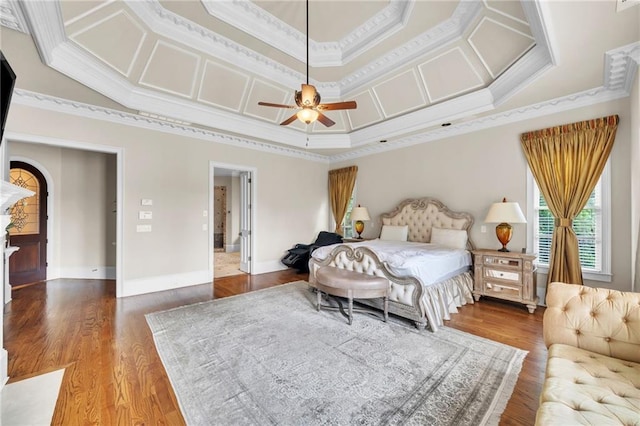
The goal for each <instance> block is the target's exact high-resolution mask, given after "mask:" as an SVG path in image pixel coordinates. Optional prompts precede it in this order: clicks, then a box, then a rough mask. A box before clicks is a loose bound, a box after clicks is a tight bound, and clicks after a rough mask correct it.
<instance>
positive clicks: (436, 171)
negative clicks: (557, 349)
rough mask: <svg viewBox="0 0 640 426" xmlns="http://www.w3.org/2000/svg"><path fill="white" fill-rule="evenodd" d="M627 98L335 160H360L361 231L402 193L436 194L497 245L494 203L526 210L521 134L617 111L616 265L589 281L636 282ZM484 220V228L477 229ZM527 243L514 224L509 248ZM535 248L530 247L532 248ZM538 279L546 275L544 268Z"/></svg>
mask: <svg viewBox="0 0 640 426" xmlns="http://www.w3.org/2000/svg"><path fill="white" fill-rule="evenodd" d="M629 102H630V100H629V98H625V99H622V100H618V101H614V102H608V103H603V104H599V105H595V106H591V107H588V108H582V109H576V110H572V111H567V112H563V113H558V114H553V115H549V116H545V117H539V118H535V119H530V120H526V121H523V122H518V123H513V124H508V125H505V126H500V127H495V128H491V129H485V130H480V131H477V132H473V133H469V134H464V135H459V136H454V137H450V138H447V139H442V140H438V141H433V142H428V143H425V144H422V145H415V146H412V147H408V148H405V149H401V150H396V151H390V152H385V153H381V154H375V155H370V156H367V157H362V158H359V159H355V160H349V161H344V162H342V163H340V164H332V167H338V166H347V165H351V164H356V165H357V166H358V182H357V185H358V192H357V200H356V202H357V203H360V204H362V205H363V206H366V207H368V209H369V213H370V214H371V215H372V217H373V218H375V219H374V220H372V221H371V222H368V223H367V224H366V226H365V232H364V236H366V237H373V236H377V235H378V234H379V232H380V227H381V224H380V220H379V215H380V213H383V212H387V211H390V210H391V209H393V207H394V206H395V205H396V204H398V203H399V202H400V201H401V200H403V199H405V198H413V197H421V196H432V197H435V198H438V199H440V200H441V201H443V202H444V203H445V204H447V205H448V206H449V207H450V208H451V209H453V210H461V211H467V212H469V213H471V214H473V216H474V217H475V224H474V226H473V228H472V230H471V237H472V239H473V241H474V243H475V244H476V246H477V247H482V248H485V247H486V248H498V247H499V243H498V241H497V239H496V236H495V232H494V228H495V225H492V224H484V223H483V220H484V218H485V216H486V214H487V211H488V208H489V206H490V205H491V203H493V202H496V201H500V200H501V199H502V198H503V197H506V198H507V199H508V200H511V201H517V202H518V203H519V204H520V206H521V207H522V209H523V211H524V212H526V209H527V167H528V166H527V163H526V159H525V157H524V155H523V153H522V148H521V147H520V140H519V135H520V134H521V133H523V132H525V131H529V130H536V129H542V128H545V127H549V126H555V125H559V124H564V123H571V122H575V121H580V120H586V119H589V118H595V117H601V116H606V115H611V114H618V115H620V126H619V129H618V133H617V136H616V141H615V144H614V148H613V153H612V168H611V176H612V216H613V217H612V243H613V249H612V271H613V281H612V282H611V283H603V282H588V284H589V285H593V286H605V287H610V288H615V289H621V290H629V289H630V288H631V273H630V272H631V257H630V255H629V247H630V246H631V239H630V236H629V223H630V211H631V205H630V201H629V192H630V162H629V155H630V137H631V135H630V132H631V131H630V127H631V116H630V112H629V109H630V108H629ZM482 225H486V227H487V232H486V233H481V232H480V228H481V226H482ZM526 245H527V225H514V236H513V239H512V240H511V242H510V243H509V248H511V249H512V250H521V249H522V248H523V247H526ZM527 249H528V250H530V249H531V248H530V247H527ZM538 280H539V284H540V283H544V282H545V281H546V276H543V275H542V274H540V276H539V277H538Z"/></svg>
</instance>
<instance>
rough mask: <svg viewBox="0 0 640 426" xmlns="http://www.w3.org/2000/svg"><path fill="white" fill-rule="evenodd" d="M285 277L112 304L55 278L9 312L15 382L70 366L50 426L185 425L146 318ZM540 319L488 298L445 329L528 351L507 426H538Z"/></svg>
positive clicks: (98, 283) (25, 291)
mask: <svg viewBox="0 0 640 426" xmlns="http://www.w3.org/2000/svg"><path fill="white" fill-rule="evenodd" d="M306 279H307V275H306V274H298V273H296V272H295V271H292V270H287V271H282V272H275V273H270V274H262V275H254V276H247V275H240V276H231V277H224V278H219V279H216V280H215V282H214V285H213V286H212V285H210V284H208V285H200V286H194V287H188V288H183V289H178V290H171V291H164V292H158V293H153V294H148V295H141V296H133V297H127V298H123V299H116V297H115V284H114V282H113V281H106V280H72V279H63V280H52V281H47V282H43V283H39V284H35V285H31V286H28V287H23V288H20V289H17V290H14V291H13V293H12V297H13V300H12V301H11V302H10V303H9V304H7V305H6V306H5V309H4V336H5V342H4V347H5V348H6V349H7V350H8V352H9V377H10V382H13V381H17V380H20V379H23V378H28V377H32V376H34V375H37V374H42V373H45V372H49V371H52V370H56V369H58V368H62V367H66V368H67V370H66V371H65V375H64V379H63V382H62V386H61V391H60V396H59V398H58V402H57V405H56V410H55V413H54V417H53V424H56V425H62V424H64V425H75V424H99V425H133V424H136V425H143V424H145V425H163V424H167V425H180V424H183V423H184V421H183V419H182V415H181V414H180V410H179V408H178V404H177V401H176V398H175V395H174V394H173V390H172V388H171V385H170V383H169V379H168V378H167V376H166V374H165V371H164V368H163V366H162V363H161V361H160V359H159V358H158V355H157V353H156V350H155V345H154V343H153V338H152V336H151V332H150V331H149V328H148V326H147V323H146V320H145V318H144V315H145V314H147V313H150V312H155V311H160V310H164V309H169V308H173V307H177V306H183V305H187V304H191V303H196V302H201V301H207V300H212V299H216V298H221V297H227V296H232V295H236V294H241V293H245V292H249V291H253V290H259V289H263V288H267V287H271V286H274V285H279V284H283V283H287V282H291V281H295V280H306ZM542 314H543V309H542V308H539V309H537V310H536V313H535V314H533V315H530V314H529V313H528V312H527V310H526V308H525V307H524V306H520V305H516V304H510V303H503V302H499V301H491V300H488V299H487V300H485V299H482V300H481V301H480V302H478V303H476V304H474V305H469V306H465V307H463V308H461V310H460V313H459V314H456V315H454V317H453V319H452V320H451V321H449V322H447V324H446V325H448V326H450V327H453V328H457V329H459V330H463V331H466V332H469V333H473V334H476V335H479V336H483V337H486V338H489V339H492V340H495V341H499V342H503V343H506V344H509V345H512V346H515V347H518V348H521V349H524V350H527V351H529V354H528V356H527V358H526V359H525V361H524V365H523V369H522V372H521V373H520V377H519V380H518V383H517V384H516V388H515V390H514V393H513V396H512V397H511V400H510V401H509V404H508V406H507V409H506V410H505V413H504V414H503V416H502V419H501V423H500V424H501V425H532V424H533V423H534V419H535V411H536V409H537V407H538V395H539V394H540V391H541V389H542V381H543V378H544V366H545V362H546V356H547V355H546V349H545V347H544V344H543V341H542Z"/></svg>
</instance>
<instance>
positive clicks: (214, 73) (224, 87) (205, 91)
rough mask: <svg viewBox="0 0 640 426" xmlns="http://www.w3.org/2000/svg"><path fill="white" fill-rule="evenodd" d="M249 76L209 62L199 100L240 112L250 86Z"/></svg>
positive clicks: (206, 66) (205, 67)
mask: <svg viewBox="0 0 640 426" xmlns="http://www.w3.org/2000/svg"><path fill="white" fill-rule="evenodd" d="M249 80H250V79H249V76H248V75H246V74H243V73H240V72H238V71H236V70H232V69H231V68H228V67H225V66H223V65H220V64H218V63H215V62H212V61H210V60H207V61H206V62H205V65H204V71H203V73H202V82H201V84H200V90H199V91H198V100H199V101H201V102H204V103H207V104H209V105H214V106H220V107H223V108H227V109H230V110H232V111H235V112H239V111H240V108H241V105H242V100H243V99H244V97H245V93H246V91H247V88H248V86H249Z"/></svg>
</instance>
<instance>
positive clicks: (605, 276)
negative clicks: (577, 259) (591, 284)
mask: <svg viewBox="0 0 640 426" xmlns="http://www.w3.org/2000/svg"><path fill="white" fill-rule="evenodd" d="M538 272H540V273H542V274H545V275H549V267H548V266H542V265H538ZM582 278H583V279H585V280H589V281H601V282H606V283H610V282H611V279H612V278H613V275H612V274H610V273H607V272H585V271H582Z"/></svg>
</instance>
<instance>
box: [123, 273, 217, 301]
mask: <svg viewBox="0 0 640 426" xmlns="http://www.w3.org/2000/svg"><path fill="white" fill-rule="evenodd" d="M206 283H211V271H209V270H208V269H207V270H204V271H194V272H186V273H184V274H171V275H160V276H156V277H146V278H137V279H133V280H127V279H125V280H124V285H123V286H122V293H123V294H122V295H119V296H118V297H124V296H135V295H138V294H146V293H154V292H157V291H165V290H173V289H176V288H182V287H189V286H192V285H199V284H206Z"/></svg>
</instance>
